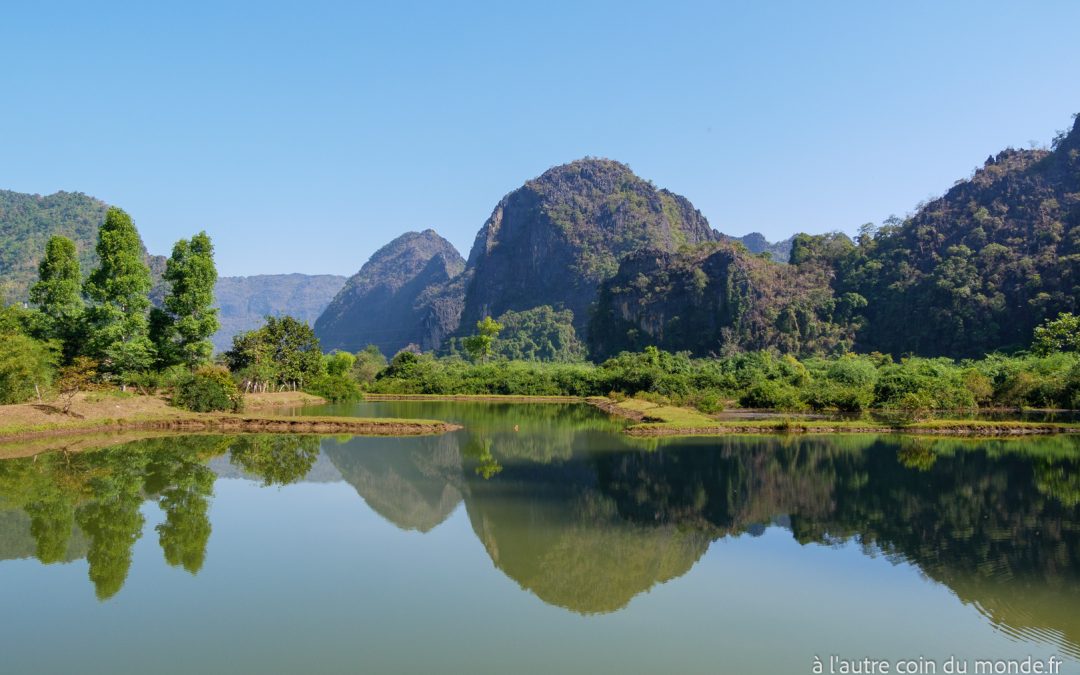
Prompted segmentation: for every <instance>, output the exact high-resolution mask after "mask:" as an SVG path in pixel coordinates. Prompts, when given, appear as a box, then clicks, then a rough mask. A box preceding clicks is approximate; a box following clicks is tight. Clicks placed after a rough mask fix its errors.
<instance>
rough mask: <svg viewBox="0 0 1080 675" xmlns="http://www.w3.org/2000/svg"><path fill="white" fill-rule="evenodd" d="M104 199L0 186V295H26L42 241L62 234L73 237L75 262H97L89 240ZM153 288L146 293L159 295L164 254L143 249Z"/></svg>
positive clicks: (7, 298) (88, 265) (7, 299)
mask: <svg viewBox="0 0 1080 675" xmlns="http://www.w3.org/2000/svg"><path fill="white" fill-rule="evenodd" d="M108 208H109V205H108V204H106V203H105V202H103V201H101V200H100V199H95V198H93V197H90V196H88V195H85V194H83V193H81V192H57V193H55V194H51V195H47V196H44V197H43V196H41V195H31V194H23V193H21V192H11V191H10V190H0V301H2V302H3V303H5V304H7V303H11V302H16V301H22V300H25V299H26V293H27V291H28V290H29V288H30V284H32V283H34V281H36V280H37V273H38V263H39V262H41V258H42V256H44V254H45V242H47V241H48V240H49V238H50V237H52V236H54V235H62V236H65V237H67V238H68V239H71V240H72V241H73V242H75V249H76V253H77V254H78V257H79V266H80V267H81V268H82V269H83V270H90V269H93V268H94V267H95V266H96V265H97V254H96V253H95V252H94V242H95V241H96V240H97V232H98V227H99V226H100V225H101V223H102V222H103V221H104V220H105V212H106V211H107V210H108ZM145 251H146V249H145V247H143V252H144V256H145V262H146V263H147V265H149V266H150V272H151V275H152V277H153V279H154V286H155V290H154V291H153V292H152V296H151V297H152V298H153V299H155V300H159V299H160V297H162V296H163V295H164V291H162V290H161V288H160V281H161V275H162V274H163V273H164V271H165V258H164V257H162V256H152V255H150V254H148V253H146V252H145Z"/></svg>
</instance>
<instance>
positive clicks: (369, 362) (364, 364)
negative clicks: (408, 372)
mask: <svg viewBox="0 0 1080 675" xmlns="http://www.w3.org/2000/svg"><path fill="white" fill-rule="evenodd" d="M385 367H386V357H385V356H383V353H382V352H380V351H379V348H378V347H376V346H375V345H368V346H367V347H364V348H363V349H362V350H360V351H358V352H356V362H355V363H354V364H353V370H352V376H353V379H354V380H356V381H357V382H359V383H360V384H369V383H371V382H374V381H375V377H376V376H377V375H378V374H379V372H380V371H381V370H382V369H383V368H385Z"/></svg>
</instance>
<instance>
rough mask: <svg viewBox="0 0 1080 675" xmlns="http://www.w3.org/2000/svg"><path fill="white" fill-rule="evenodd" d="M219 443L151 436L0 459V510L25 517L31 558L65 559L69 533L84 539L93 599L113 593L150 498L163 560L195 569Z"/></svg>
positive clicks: (199, 559) (214, 439)
mask: <svg viewBox="0 0 1080 675" xmlns="http://www.w3.org/2000/svg"><path fill="white" fill-rule="evenodd" d="M226 443H227V439H226V440H223V439H222V438H220V437H212V436H203V437H187V438H184V439H176V438H169V439H152V440H147V441H139V442H135V443H130V444H126V445H122V446H119V447H116V448H110V449H105V450H99V451H91V452H82V453H75V454H68V453H63V452H57V453H51V454H47V455H40V456H38V457H31V458H24V459H14V460H5V461H3V462H0V506H3V507H4V508H17V509H21V510H23V511H25V512H26V514H27V515H28V516H29V517H30V534H31V536H32V537H33V539H34V540H35V543H36V551H35V555H36V557H37V558H38V559H39V560H41V561H42V562H45V563H50V562H57V561H60V560H66V559H70V548H71V540H72V538H73V537H74V535H75V533H76V531H77V532H78V534H79V539H80V540H81V539H85V541H86V544H85V546H86V550H85V556H86V559H87V563H88V565H89V577H90V580H91V582H92V583H93V584H94V588H95V592H96V593H97V596H98V598H100V599H102V600H105V599H108V598H110V597H112V596H113V595H115V594H116V593H117V592H118V591H119V590H120V589H121V588H122V587H123V584H124V581H125V579H126V578H127V574H128V570H129V568H130V566H131V555H132V548H133V546H134V544H135V542H136V541H137V540H138V539H139V537H140V536H141V535H142V530H143V526H144V524H145V519H144V517H143V515H142V513H141V512H140V507H141V505H142V503H143V501H145V499H146V498H147V497H151V498H152V497H154V496H155V495H157V498H158V503H159V505H160V506H161V508H162V510H163V511H164V512H165V522H164V523H163V524H162V525H161V526H159V528H158V533H159V541H160V543H161V546H162V549H163V551H164V552H165V557H166V560H167V561H168V562H169V563H170V564H173V565H182V566H183V567H185V568H186V569H188V570H189V571H192V572H194V571H197V570H198V569H199V567H200V566H201V564H202V560H203V558H204V557H205V550H206V543H207V539H208V538H209V534H210V522H209V518H208V515H207V513H208V509H209V504H208V499H209V497H210V495H211V492H212V486H213V474H212V472H210V470H209V469H208V468H207V467H206V466H205V461H206V459H208V458H209V457H212V456H214V455H216V454H220V453H222V452H224V450H225V448H226Z"/></svg>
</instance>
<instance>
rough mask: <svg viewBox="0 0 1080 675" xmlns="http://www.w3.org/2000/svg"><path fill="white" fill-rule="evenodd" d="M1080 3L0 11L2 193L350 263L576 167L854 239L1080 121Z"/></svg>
mask: <svg viewBox="0 0 1080 675" xmlns="http://www.w3.org/2000/svg"><path fill="white" fill-rule="evenodd" d="M1077 26H1080V3H1078V2H1035V1H1033V2H1008V3H1006V2H925V3H922V2H908V1H905V2H890V3H885V2H847V3H842V2H790V3H767V2H760V3H758V2H729V3H714V2H702V3H670V2H665V3H659V2H653V3H636V2H628V1H626V0H621V1H619V2H611V3H590V2H566V3H562V2H531V3H510V2H497V3H476V2H474V3H468V2H457V3H450V2H438V3H436V2H431V3H411V2H379V3H323V2H302V3H301V2H297V3H295V4H283V3H274V2H257V3H255V2H252V3H243V4H241V3H230V2H213V3H201V2H177V3H156V2H145V1H140V2H131V3H110V2H79V3H70V4H68V3H49V2H20V1H15V2H10V3H5V5H4V11H3V18H2V21H0V63H2V64H3V66H2V72H3V78H2V79H0V130H2V137H3V142H2V144H0V188H6V189H11V190H18V191H22V192H36V193H41V194H47V193H51V192H54V191H56V190H78V191H82V192H86V193H88V194H92V195H95V196H97V197H100V198H102V199H104V200H106V201H108V202H109V203H112V204H117V205H119V206H122V207H124V208H125V209H127V210H128V211H129V212H130V213H131V214H132V215H133V216H134V218H135V222H136V224H137V225H138V226H139V228H140V230H141V231H142V233H143V237H144V239H145V240H146V241H147V244H148V245H149V247H150V249H151V250H152V251H154V252H157V253H163V254H167V253H168V251H169V249H170V247H171V245H172V242H173V241H175V240H176V239H177V238H179V237H181V236H189V235H190V234H192V233H194V232H196V231H198V230H199V229H204V228H205V229H206V230H207V231H209V232H210V233H211V235H212V236H213V237H214V240H215V242H216V244H217V249H218V266H219V269H220V271H221V272H222V273H223V274H257V273H276V272H291V271H297V272H309V273H316V272H333V273H340V274H351V273H353V272H355V271H356V270H357V269H358V268H359V267H360V265H361V264H362V263H363V262H364V261H365V260H366V259H367V257H368V256H369V255H370V254H371V253H372V252H373V251H374V250H375V249H377V248H378V247H379V246H381V245H382V244H384V243H385V242H387V241H389V240H390V239H391V238H392V237H394V236H397V235H398V234H400V233H402V232H405V231H408V230H419V229H423V228H427V227H433V228H435V229H436V230H438V231H439V232H440V233H442V234H443V235H444V236H446V237H447V238H448V239H450V240H451V241H452V242H453V243H454V244H455V245H456V246H458V247H459V248H460V249H462V253H463V254H467V252H468V247H469V246H470V245H471V244H472V240H473V237H474V236H475V234H476V231H477V230H478V229H479V228H480V226H481V225H482V224H483V222H484V220H485V219H486V218H487V216H488V215H489V214H490V213H491V209H492V208H493V207H494V205H495V203H496V202H497V201H498V200H499V199H500V198H501V197H502V196H503V195H504V194H505V193H507V192H509V191H510V190H512V189H514V188H516V187H517V186H519V185H520V184H521V183H522V182H523V181H525V180H526V179H528V178H531V177H533V176H536V175H538V174H540V173H541V172H543V171H544V170H545V169H547V168H548V167H551V166H553V165H556V164H560V163H563V162H567V161H570V160H573V159H576V158H579V157H582V156H585V155H595V156H604V157H611V158H614V159H618V160H620V161H623V162H626V163H628V164H629V165H630V166H631V167H632V168H633V169H634V170H635V171H636V172H637V173H638V174H639V175H641V176H643V177H645V178H648V179H651V180H653V181H654V182H655V183H656V184H657V185H659V186H662V187H667V188H669V189H671V190H674V191H675V192H678V193H680V194H683V195H685V196H686V197H688V198H689V199H690V200H691V201H692V202H693V203H694V204H695V205H696V206H697V207H698V208H700V209H701V211H702V212H703V213H704V214H705V215H706V216H707V217H708V219H709V221H710V222H711V223H712V225H713V227H715V228H717V229H719V230H721V231H723V232H726V233H729V234H736V235H738V234H745V233H748V232H751V231H754V230H757V231H760V232H763V233H764V234H765V235H766V236H768V237H769V238H770V239H778V238H783V237H786V236H788V235H790V234H792V233H794V232H796V231H809V232H821V231H826V230H832V229H843V230H847V231H853V230H854V229H855V228H856V227H857V226H858V225H859V224H861V223H864V222H867V221H880V220H882V219H883V218H885V217H887V216H888V215H890V214H892V213H897V214H901V215H902V214H904V213H906V212H908V211H910V210H912V209H913V208H914V206H915V205H916V204H917V203H918V202H919V201H920V200H922V199H925V198H927V197H930V196H935V195H938V194H940V193H942V192H944V191H945V190H946V189H947V188H948V187H949V186H950V185H951V184H952V183H953V181H955V180H956V179H958V178H963V177H966V176H967V175H969V174H970V172H971V170H972V169H973V168H974V167H975V166H976V165H978V164H981V163H982V161H983V160H984V159H985V158H986V156H987V155H988V154H990V153H994V152H997V151H998V150H1000V149H1002V148H1004V147H1006V146H1009V145H1012V146H1021V147H1024V146H1027V145H1028V143H1029V141H1030V140H1035V141H1038V142H1040V143H1046V142H1049V140H1050V139H1051V137H1052V136H1053V134H1054V132H1055V131H1056V130H1059V129H1063V128H1065V127H1066V126H1067V125H1069V124H1070V123H1071V115H1072V113H1074V112H1077V111H1080V86H1077V85H1078V83H1080V39H1077V37H1076V27H1077Z"/></svg>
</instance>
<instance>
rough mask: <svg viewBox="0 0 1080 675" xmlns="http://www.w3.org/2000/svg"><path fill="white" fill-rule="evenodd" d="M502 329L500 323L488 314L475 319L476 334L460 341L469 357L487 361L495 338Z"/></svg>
mask: <svg viewBox="0 0 1080 675" xmlns="http://www.w3.org/2000/svg"><path fill="white" fill-rule="evenodd" d="M502 329H503V326H502V324H501V323H499V322H498V321H496V320H495V319H492V318H491V317H490V316H485V317H484V318H483V319H481V320H480V321H477V322H476V335H470V336H469V337H467V338H465V340H464V341H463V343H462V344H463V345H464V347H465V351H466V352H468V354H469V357H470V358H472V360H474V361H487V357H488V356H489V355H490V354H491V350H492V347H494V346H495V339H496V338H498V337H499V332H500V331H501V330H502Z"/></svg>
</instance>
